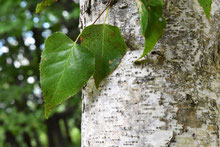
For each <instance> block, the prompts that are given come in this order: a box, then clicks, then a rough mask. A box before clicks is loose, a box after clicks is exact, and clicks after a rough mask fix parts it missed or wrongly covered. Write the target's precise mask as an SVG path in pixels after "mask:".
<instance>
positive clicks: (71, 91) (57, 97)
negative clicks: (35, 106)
mask: <svg viewBox="0 0 220 147" xmlns="http://www.w3.org/2000/svg"><path fill="white" fill-rule="evenodd" d="M94 66H95V58H94V56H93V54H92V53H91V52H90V51H89V50H88V49H86V48H85V47H83V46H80V45H77V44H75V43H74V42H73V41H72V40H71V39H70V38H68V37H67V36H66V35H64V34H62V33H55V34H53V35H51V36H50V37H49V38H48V39H47V40H46V42H45V50H44V51H43V54H42V58H41V64H40V76H41V86H42V91H43V98H44V103H45V115H46V117H48V115H49V112H50V111H51V109H53V107H54V106H56V105H58V104H61V103H62V102H63V101H65V100H67V99H68V98H70V97H71V96H73V95H75V94H77V93H78V92H79V91H80V90H81V88H82V87H83V86H84V85H85V84H86V83H87V81H88V79H89V78H90V77H91V76H92V75H93V73H94V68H95V67H94Z"/></svg>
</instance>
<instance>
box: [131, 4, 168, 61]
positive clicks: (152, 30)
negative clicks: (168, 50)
mask: <svg viewBox="0 0 220 147" xmlns="http://www.w3.org/2000/svg"><path fill="white" fill-rule="evenodd" d="M135 1H136V4H137V7H138V11H139V15H140V22H141V31H142V35H143V36H144V37H145V49H144V52H143V54H142V56H141V57H140V58H143V57H144V56H145V55H147V54H148V53H149V52H150V51H151V50H152V49H153V48H154V46H155V45H156V43H157V42H158V40H159V39H160V38H161V36H162V35H163V32H164V29H165V28H166V21H165V19H164V18H163V16H162V14H163V12H162V11H163V0H135ZM140 58H139V59H140Z"/></svg>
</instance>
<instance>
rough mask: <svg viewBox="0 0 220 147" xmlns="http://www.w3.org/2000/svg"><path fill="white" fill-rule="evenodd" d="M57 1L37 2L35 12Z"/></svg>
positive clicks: (44, 0)
mask: <svg viewBox="0 0 220 147" xmlns="http://www.w3.org/2000/svg"><path fill="white" fill-rule="evenodd" d="M55 2H57V0H43V1H42V2H41V3H39V4H37V8H36V13H40V12H42V11H43V10H44V9H45V8H46V7H48V6H50V5H52V4H53V3H55Z"/></svg>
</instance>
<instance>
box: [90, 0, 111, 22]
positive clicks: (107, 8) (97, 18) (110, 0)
mask: <svg viewBox="0 0 220 147" xmlns="http://www.w3.org/2000/svg"><path fill="white" fill-rule="evenodd" d="M112 1H113V0H110V2H109V3H108V5H107V6H106V8H105V9H104V10H103V11H102V12H101V13H100V14H99V16H98V17H97V18H96V20H95V21H94V22H93V24H95V23H96V22H97V21H98V20H99V18H100V17H101V16H102V14H103V13H104V12H105V10H106V9H108V8H109V7H110V5H111V3H112Z"/></svg>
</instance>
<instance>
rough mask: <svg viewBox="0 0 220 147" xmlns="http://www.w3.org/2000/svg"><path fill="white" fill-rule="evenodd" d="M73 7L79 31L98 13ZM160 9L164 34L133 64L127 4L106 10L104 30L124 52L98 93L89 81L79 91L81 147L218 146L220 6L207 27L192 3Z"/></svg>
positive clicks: (133, 30)
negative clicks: (113, 32) (117, 35)
mask: <svg viewBox="0 0 220 147" xmlns="http://www.w3.org/2000/svg"><path fill="white" fill-rule="evenodd" d="M80 2H81V3H80V9H81V19H80V28H81V29H83V28H84V27H85V26H88V25H89V24H91V23H92V22H93V21H94V20H95V19H96V17H97V16H98V14H99V12H101V10H103V9H104V8H105V6H106V5H105V3H102V2H103V1H102V0H90V1H85V0H81V1H80ZM164 2H165V6H164V17H165V19H166V20H167V28H166V30H165V34H164V35H163V38H162V39H161V40H160V41H159V43H158V44H157V45H156V47H155V49H154V50H153V51H152V52H151V53H150V54H149V55H147V56H146V57H145V59H144V60H142V61H141V62H140V63H139V64H135V63H134V61H135V60H136V59H137V58H138V57H140V56H141V53H142V51H143V48H144V38H143V37H142V36H141V35H140V34H141V33H140V24H139V19H138V11H137V8H136V5H135V1H134V0H118V1H116V3H115V4H114V5H113V6H112V7H111V9H110V12H109V16H108V19H107V23H109V24H111V25H115V26H118V27H119V28H120V29H121V32H122V35H123V37H124V39H125V41H126V44H127V46H128V47H129V48H128V51H127V53H126V55H125V57H124V58H123V59H122V62H121V64H120V65H119V67H118V68H117V69H116V70H115V71H114V72H113V73H112V74H111V76H109V77H108V78H107V79H105V80H104V81H103V82H102V84H101V86H100V88H99V89H96V88H95V85H94V81H93V80H90V81H89V83H88V84H87V86H86V88H85V89H84V90H83V95H84V97H83V114H82V146H83V147H90V146H91V147H124V146H130V147H147V146H149V147H151V146H152V147H160V146H161V147H164V146H171V147H173V146H174V147H186V146H189V147H194V146H195V147H200V146H201V147H203V146H207V147H218V146H220V139H219V135H220V57H219V56H220V0H213V5H212V12H211V18H210V21H209V20H207V18H206V17H205V14H204V12H203V10H202V8H201V7H200V6H199V3H198V1H197V0H165V1H164ZM88 9H90V13H88ZM103 20H104V16H102V17H101V19H100V20H99V21H98V23H102V22H103Z"/></svg>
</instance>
